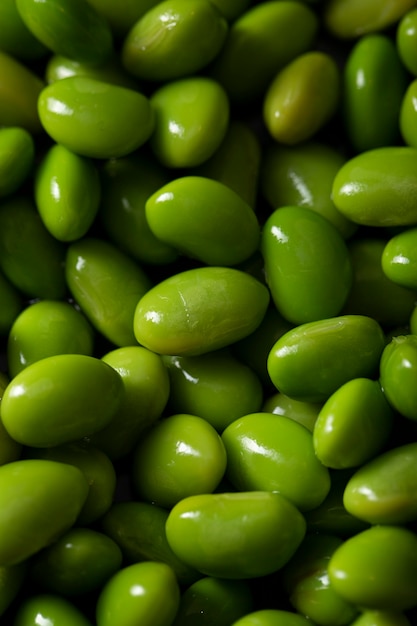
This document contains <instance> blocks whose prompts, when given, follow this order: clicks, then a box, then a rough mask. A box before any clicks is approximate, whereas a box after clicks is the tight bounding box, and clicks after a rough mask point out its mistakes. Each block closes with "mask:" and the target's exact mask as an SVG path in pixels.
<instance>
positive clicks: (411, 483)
mask: <svg viewBox="0 0 417 626" xmlns="http://www.w3.org/2000/svg"><path fill="white" fill-rule="evenodd" d="M416 455H417V445H416V444H415V443H409V444H405V445H402V446H398V447H394V448H391V449H389V450H387V451H386V452H384V453H383V454H380V455H379V456H377V457H376V458H375V459H373V460H371V461H370V462H369V463H366V464H365V465H362V467H360V468H359V469H358V470H357V471H356V472H355V473H354V474H353V476H352V477H351V478H350V480H349V482H348V483H347V485H346V488H345V491H344V495H343V502H344V505H345V507H346V510H347V511H348V512H349V513H351V514H352V515H355V516H356V517H358V518H359V519H362V520H364V521H366V522H369V523H370V524H405V523H408V522H411V521H414V520H415V518H416V510H417V499H416V495H415V494H416V487H415V478H414V471H413V467H414V464H415V458H416Z"/></svg>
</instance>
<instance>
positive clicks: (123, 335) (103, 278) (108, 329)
mask: <svg viewBox="0 0 417 626" xmlns="http://www.w3.org/2000/svg"><path fill="white" fill-rule="evenodd" d="M65 274H66V279H67V284H68V288H69V290H70V292H71V294H72V296H73V297H74V299H75V301H76V302H77V304H78V305H79V306H80V308H81V310H82V311H83V313H84V314H85V315H86V317H87V319H88V320H89V321H90V322H91V324H92V325H93V327H94V328H95V329H96V330H97V331H99V332H100V333H101V334H102V335H104V336H105V337H106V338H107V339H108V340H109V341H111V342H112V343H113V344H115V346H118V347H123V346H130V345H136V344H137V342H136V340H135V336H134V334H133V316H134V312H135V307H136V305H137V302H138V301H139V299H140V298H141V297H142V296H143V295H144V294H145V293H146V292H147V291H148V289H149V288H150V286H151V282H150V279H149V278H148V276H147V275H146V274H145V272H144V271H143V270H142V268H141V267H140V266H139V265H138V264H137V263H136V262H135V261H133V260H132V259H131V258H130V257H129V256H128V255H127V254H125V253H123V252H121V251H120V250H118V249H117V247H116V246H115V245H113V244H111V243H108V242H107V241H105V240H104V239H98V238H95V237H85V238H83V239H81V240H79V241H74V242H72V243H71V244H70V245H69V246H68V248H67V253H66V260H65Z"/></svg>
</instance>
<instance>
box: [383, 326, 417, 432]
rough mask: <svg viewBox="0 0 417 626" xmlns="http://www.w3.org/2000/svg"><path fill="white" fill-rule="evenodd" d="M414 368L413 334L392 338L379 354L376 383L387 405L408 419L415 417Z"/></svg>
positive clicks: (416, 349)
mask: <svg viewBox="0 0 417 626" xmlns="http://www.w3.org/2000/svg"><path fill="white" fill-rule="evenodd" d="M416 367H417V336H416V335H399V336H398V337H393V339H392V340H391V341H390V342H389V343H388V344H387V346H386V347H385V348H384V351H383V353H382V355H381V363H380V382H381V386H382V389H383V390H384V393H385V396H386V398H387V400H388V402H389V403H390V405H391V406H392V407H393V408H394V409H395V410H396V411H398V412H399V413H401V415H403V416H404V417H406V418H408V419H411V420H417V392H416V391H415V388H414V385H413V382H412V381H413V380H414V376H415V372H416Z"/></svg>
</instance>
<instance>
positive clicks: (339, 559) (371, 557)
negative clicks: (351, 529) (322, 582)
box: [328, 526, 417, 611]
mask: <svg viewBox="0 0 417 626" xmlns="http://www.w3.org/2000/svg"><path fill="white" fill-rule="evenodd" d="M416 548H417V536H416V535H415V534H414V533H413V532H411V531H410V530H408V529H406V528H403V527H401V526H372V527H371V528H368V529H367V530H364V531H363V532H361V533H358V534H357V535H355V536H354V537H350V538H349V539H347V540H346V541H345V542H344V543H343V544H342V545H341V546H340V547H339V548H337V549H336V551H335V552H334V553H333V555H332V556H331V558H330V561H329V565H328V573H329V578H330V582H331V584H332V585H333V587H334V589H335V591H336V593H339V594H340V595H341V596H342V597H343V598H345V599H346V600H348V601H349V602H352V603H353V604H356V605H357V606H359V607H362V608H367V609H377V610H386V609H388V610H394V611H404V610H407V609H409V608H411V607H413V606H415V605H416V603H417V593H416V579H417V550H416Z"/></svg>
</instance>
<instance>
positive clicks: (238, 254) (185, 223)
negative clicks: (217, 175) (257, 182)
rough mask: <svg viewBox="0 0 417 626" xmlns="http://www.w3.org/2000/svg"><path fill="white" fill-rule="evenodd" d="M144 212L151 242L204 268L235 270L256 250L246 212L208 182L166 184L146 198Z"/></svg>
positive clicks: (253, 224) (231, 194) (254, 225)
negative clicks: (230, 267) (225, 267)
mask: <svg viewBox="0 0 417 626" xmlns="http://www.w3.org/2000/svg"><path fill="white" fill-rule="evenodd" d="M145 213H146V219H147V222H148V224H149V227H150V229H151V231H152V232H153V234H154V235H155V237H157V238H158V239H159V240H161V241H162V242H164V243H165V244H167V245H168V246H171V247H173V248H175V249H176V250H178V251H179V252H181V253H183V254H185V255H186V256H189V257H191V258H194V259H198V260H199V261H202V262H203V263H206V264H207V265H222V266H232V265H238V264H239V263H243V261H245V260H246V259H248V258H249V257H250V256H251V255H252V254H254V253H255V251H256V250H257V248H258V243H259V240H260V226H259V223H258V219H257V217H256V215H255V213H254V211H253V210H252V208H251V207H250V206H249V204H247V203H246V202H245V201H244V200H242V198H241V197H240V196H239V195H238V194H237V193H236V192H235V191H233V189H230V188H229V187H227V186H226V185H224V184H223V183H221V182H219V181H216V180H212V179H210V178H205V177H203V176H182V177H180V178H176V179H174V180H172V181H170V182H169V183H167V184H166V185H164V186H163V187H161V188H160V189H158V190H157V191H156V192H155V193H154V194H152V195H151V196H150V197H149V198H148V200H147V202H146V205H145ZM219 224H221V228H219Z"/></svg>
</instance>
